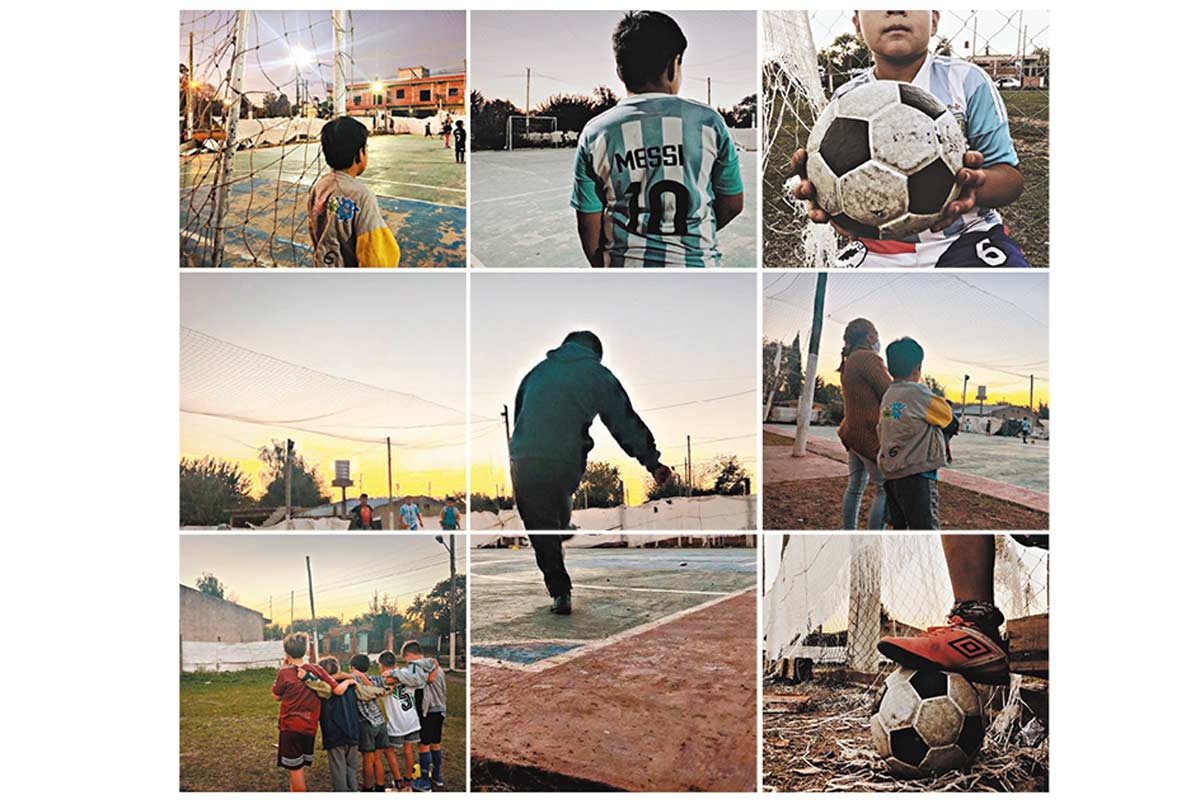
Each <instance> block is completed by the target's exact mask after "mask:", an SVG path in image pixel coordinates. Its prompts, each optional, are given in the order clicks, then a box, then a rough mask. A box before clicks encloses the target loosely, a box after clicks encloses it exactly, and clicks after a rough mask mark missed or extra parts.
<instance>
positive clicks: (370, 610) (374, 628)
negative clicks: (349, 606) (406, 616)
mask: <svg viewBox="0 0 1200 800" xmlns="http://www.w3.org/2000/svg"><path fill="white" fill-rule="evenodd" d="M400 613H401V612H400V605H399V604H398V603H397V602H396V601H395V600H393V599H391V598H389V597H388V596H387V593H384V594H383V595H380V594H379V592H378V591H376V592H375V593H374V594H372V595H371V602H370V604H368V606H367V612H366V613H365V614H359V615H358V616H357V617H355V618H354V619H352V620H350V624H351V625H357V626H362V627H367V628H370V629H371V634H372V635H373V636H374V637H375V638H377V639H382V638H383V636H384V634H385V633H386V632H387V631H388V630H390V629H391V627H392V621H393V620H394V619H395V618H396V617H398V616H400Z"/></svg>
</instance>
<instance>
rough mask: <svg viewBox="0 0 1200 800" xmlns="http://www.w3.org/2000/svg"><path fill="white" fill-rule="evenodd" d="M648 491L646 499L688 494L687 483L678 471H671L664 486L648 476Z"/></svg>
mask: <svg viewBox="0 0 1200 800" xmlns="http://www.w3.org/2000/svg"><path fill="white" fill-rule="evenodd" d="M644 488H645V492H646V500H662V499H664V498H667V497H684V496H686V495H687V485H686V484H685V483H684V482H683V476H681V475H680V474H679V473H678V472H674V471H672V472H671V477H670V478H669V479H668V480H667V482H666V483H664V484H663V485H662V486H659V485H658V484H657V483H655V482H654V478H652V477H650V476H649V475H647V476H646V480H645V483H644Z"/></svg>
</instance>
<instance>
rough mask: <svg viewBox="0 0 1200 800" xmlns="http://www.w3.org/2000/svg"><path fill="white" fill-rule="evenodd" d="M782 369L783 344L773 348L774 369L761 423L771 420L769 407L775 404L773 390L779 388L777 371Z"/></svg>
mask: <svg viewBox="0 0 1200 800" xmlns="http://www.w3.org/2000/svg"><path fill="white" fill-rule="evenodd" d="M782 368H783V342H780V343H779V346H778V347H777V348H775V369H774V371H773V378H772V380H771V391H770V393H768V394H767V405H766V407H765V408H764V409H763V418H762V421H763V422H768V421H769V420H770V419H771V406H772V405H774V403H775V389H776V387H778V386H779V371H780V370H781V369H782Z"/></svg>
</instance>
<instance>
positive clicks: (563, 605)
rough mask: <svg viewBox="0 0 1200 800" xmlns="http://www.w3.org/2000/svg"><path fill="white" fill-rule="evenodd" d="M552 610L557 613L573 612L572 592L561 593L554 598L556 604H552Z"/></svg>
mask: <svg viewBox="0 0 1200 800" xmlns="http://www.w3.org/2000/svg"><path fill="white" fill-rule="evenodd" d="M550 610H551V611H552V612H553V613H555V614H570V613H571V593H570V592H567V593H566V594H561V595H559V596H558V597H556V598H554V605H552V606H550Z"/></svg>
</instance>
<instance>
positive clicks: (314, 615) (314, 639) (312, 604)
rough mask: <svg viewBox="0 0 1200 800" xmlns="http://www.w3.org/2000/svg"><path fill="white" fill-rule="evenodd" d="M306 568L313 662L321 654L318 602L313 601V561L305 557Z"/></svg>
mask: <svg viewBox="0 0 1200 800" xmlns="http://www.w3.org/2000/svg"><path fill="white" fill-rule="evenodd" d="M304 568H305V569H306V570H308V610H309V612H310V613H311V614H312V647H313V661H316V660H317V653H318V652H320V650H319V648H318V647H317V602H316V600H314V599H313V588H312V560H311V559H310V558H309V557H308V556H305V557H304Z"/></svg>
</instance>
